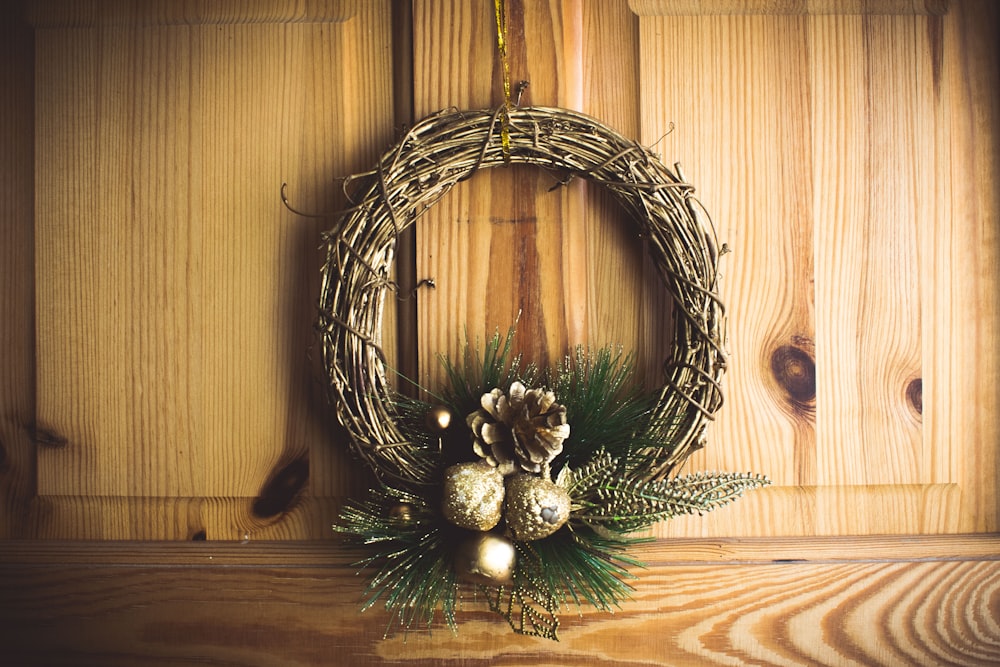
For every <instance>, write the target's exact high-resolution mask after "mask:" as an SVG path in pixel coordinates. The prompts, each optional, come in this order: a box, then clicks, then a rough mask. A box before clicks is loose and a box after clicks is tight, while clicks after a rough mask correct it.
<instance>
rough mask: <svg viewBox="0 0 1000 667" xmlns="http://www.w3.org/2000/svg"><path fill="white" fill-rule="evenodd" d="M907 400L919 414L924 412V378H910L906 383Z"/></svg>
mask: <svg viewBox="0 0 1000 667" xmlns="http://www.w3.org/2000/svg"><path fill="white" fill-rule="evenodd" d="M906 400H907V401H908V402H909V403H910V407H911V408H913V409H914V411H916V413H917V414H918V415H922V414H924V381H923V379H922V378H917V379H915V380H910V383H909V384H907V385H906Z"/></svg>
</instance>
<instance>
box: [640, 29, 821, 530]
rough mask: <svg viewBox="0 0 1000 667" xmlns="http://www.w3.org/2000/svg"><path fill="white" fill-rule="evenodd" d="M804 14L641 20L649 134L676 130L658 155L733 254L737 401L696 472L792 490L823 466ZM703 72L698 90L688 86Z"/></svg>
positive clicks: (730, 283) (730, 282) (725, 266)
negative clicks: (742, 474) (675, 165)
mask: <svg viewBox="0 0 1000 667" xmlns="http://www.w3.org/2000/svg"><path fill="white" fill-rule="evenodd" d="M806 20H807V19H806V18H805V17H799V16H776V17H771V16H709V17H659V16H648V17H647V16H644V17H641V18H640V43H641V52H642V54H643V57H642V58H641V60H640V67H641V80H642V86H641V98H642V124H643V131H642V138H643V141H644V142H645V143H647V144H653V143H654V142H656V141H657V140H658V139H660V137H662V136H663V134H664V132H667V131H668V130H670V129H671V128H673V129H672V131H670V132H669V134H667V135H666V136H665V137H664V138H663V139H662V140H661V141H660V142H659V144H657V150H658V151H660V152H662V153H663V155H664V158H663V159H664V161H666V162H668V163H671V162H675V161H676V162H680V163H681V164H682V166H683V169H684V173H685V174H686V176H687V179H688V180H689V181H690V182H691V183H693V184H694V186H695V187H696V188H697V191H696V195H697V196H698V197H699V199H700V200H701V202H702V203H703V205H704V206H705V208H706V210H707V211H708V213H709V215H710V216H711V217H712V219H713V220H714V222H715V225H716V227H717V230H718V235H719V239H720V242H723V243H726V244H727V245H728V247H729V249H730V250H731V251H732V252H731V253H729V254H726V255H723V257H722V259H721V262H720V264H721V266H720V275H721V278H720V289H721V295H722V299H723V302H724V303H726V304H728V309H727V313H728V317H729V322H728V327H727V331H728V336H729V341H728V345H727V347H728V349H729V351H730V353H731V361H730V364H729V367H728V370H727V373H726V376H725V378H724V379H723V382H724V388H725V390H726V396H727V400H726V404H725V405H724V406H723V408H722V410H721V412H720V413H719V415H718V421H717V422H716V423H715V424H713V425H711V426H710V427H709V432H708V437H709V444H708V446H707V447H706V448H705V449H704V450H702V451H700V452H697V453H696V454H695V455H694V456H693V457H692V458H691V459H690V461H689V463H688V469H690V470H701V469H707V470H716V469H722V470H731V469H735V470H754V471H762V472H764V473H765V474H767V475H768V476H769V477H771V479H772V480H774V481H775V482H776V483H777V484H780V485H786V484H787V485H793V486H798V485H801V486H812V485H815V484H816V483H817V481H818V480H819V474H820V472H819V470H818V469H817V463H818V461H817V449H816V448H817V440H816V437H817V436H816V419H817V414H816V385H815V382H816V358H815V354H816V352H815V348H816V342H815V322H814V313H813V301H814V297H813V279H814V276H815V267H814V266H813V260H812V255H813V252H812V243H813V221H812V215H811V210H810V202H811V201H812V197H813V182H812V179H811V178H810V175H809V171H810V170H809V163H810V160H811V153H812V136H811V134H810V124H809V119H810V86H809V85H808V82H809V50H808V49H809V44H808V41H807V35H806ZM691 81H697V82H698V84H697V89H698V93H697V94H686V91H688V90H689V89H690V87H691ZM778 516H779V517H781V518H782V519H784V520H785V521H787V522H789V524H792V523H794V522H797V521H798V520H800V519H802V518H803V515H801V514H798V515H797V514H793V513H791V512H787V513H785V512H782V511H780V510H779V513H778ZM805 516H806V518H808V517H809V516H811V515H805ZM721 520H722V519H720V518H719V517H709V518H708V522H709V523H712V524H716V523H717V522H719V521H721ZM779 521H780V519H779ZM680 525H681V524H678V525H675V526H671V527H670V528H669V530H670V531H671V532H670V534H676V533H674V532H673V531H676V530H679V528H680ZM684 525H691V524H690V523H687V524H684ZM724 525H725V528H722V530H723V531H726V530H735V531H737V533H739V532H741V531H742V530H743V529H742V528H740V527H739V525H738V524H734V523H730V522H728V521H727V522H725V523H724ZM788 529H790V526H789V528H782V529H779V530H780V531H781V532H784V531H785V530H788ZM799 529H802V530H805V531H807V532H808V531H811V530H813V528H812V527H809V526H804V525H801V524H800V526H799Z"/></svg>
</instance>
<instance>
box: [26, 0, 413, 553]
mask: <svg viewBox="0 0 1000 667" xmlns="http://www.w3.org/2000/svg"><path fill="white" fill-rule="evenodd" d="M100 6H101V7H104V5H100ZM352 7H353V6H352ZM43 8H44V7H43ZM252 11H253V10H252V8H251V14H252ZM352 11H353V10H352ZM279 13H280V12H279ZM46 16H47V15H46ZM255 16H256V15H251V16H248V18H247V21H248V22H249V24H245V25H244V24H240V21H236V20H235V19H234V20H228V19H227V20H222V19H220V20H219V21H216V23H215V24H204V23H199V24H197V25H186V24H179V25H155V24H150V25H146V24H144V23H143V22H142V21H139V24H138V25H133V24H117V23H115V22H112V24H109V25H105V24H103V23H100V22H98V25H97V26H96V27H86V26H85V27H70V28H66V27H60V26H61V25H62V24H61V23H60V22H59V21H56V20H55V19H51V17H49V18H50V19H51V21H52V25H53V26H55V27H45V26H46V24H45V23H44V22H43V23H42V26H41V27H39V29H38V30H37V32H36V40H37V59H36V72H37V77H36V93H37V99H36V109H37V110H38V113H37V136H38V138H39V140H38V143H37V156H36V157H37V163H36V164H37V167H36V173H37V175H38V176H37V184H36V185H37V192H38V197H37V203H38V206H37V219H36V258H37V264H36V275H37V276H38V289H37V317H38V336H37V354H38V389H37V393H38V407H37V415H38V427H39V431H40V432H41V433H43V434H44V437H42V438H41V439H40V442H41V443H42V444H43V445H44V446H43V447H41V448H40V450H39V454H38V493H39V494H40V495H42V496H45V497H58V498H61V499H63V500H60V501H58V502H53V503H48V504H45V505H44V507H43V508H40V510H39V511H40V512H48V511H51V510H52V509H53V508H59V507H68V506H69V504H70V503H67V501H66V500H65V499H68V498H76V499H78V502H79V503H80V505H81V507H97V506H100V505H101V504H102V503H101V502H95V500H94V499H97V498H117V499H123V498H144V499H163V498H176V499H178V502H179V503H181V505H178V507H177V508H176V510H175V511H173V512H171V513H170V516H173V517H175V519H176V521H177V522H178V523H177V524H176V525H170V526H165V525H163V523H162V522H161V521H159V520H157V519H151V521H150V525H159V526H162V527H163V531H164V532H162V533H159V534H158V535H155V534H152V535H151V534H150V533H149V532H147V531H143V532H144V533H145V534H146V535H147V536H148V537H157V536H158V537H160V538H168V537H169V538H177V537H182V538H183V537H186V536H190V535H193V534H202V535H204V534H205V533H206V531H207V530H208V528H207V526H209V525H212V526H214V527H215V528H214V529H213V530H212V533H210V534H209V538H210V539H211V538H216V537H218V538H229V539H237V538H240V537H241V536H242V535H245V534H247V533H248V532H250V533H252V532H254V531H255V530H258V531H259V530H260V528H261V526H262V525H264V526H265V527H266V526H267V525H270V524H272V523H275V522H280V521H281V519H282V518H283V517H284V516H285V515H286V514H287V513H288V512H289V511H291V510H293V509H294V508H295V504H296V502H298V501H299V500H300V499H301V497H302V496H303V495H305V494H311V495H312V496H315V497H319V498H324V497H325V498H332V497H335V496H342V495H344V494H345V493H347V492H349V490H350V489H353V488H354V486H353V484H354V480H356V479H357V476H356V470H355V468H354V466H353V464H352V463H351V462H350V459H349V457H348V456H347V454H346V452H345V449H344V447H343V438H340V437H338V436H337V435H336V432H335V431H334V430H332V428H331V425H330V424H329V423H328V421H329V420H328V417H327V414H328V412H327V410H326V409H325V397H324V396H323V392H322V389H321V385H320V383H319V381H318V375H317V373H316V370H315V368H314V367H313V366H312V365H311V361H310V354H311V353H310V349H311V346H312V344H313V336H312V321H313V319H314V315H315V311H314V308H315V302H316V298H317V294H318V289H319V287H318V286H319V266H320V262H321V255H320V253H319V252H318V248H317V246H318V244H319V233H320V231H321V230H322V229H323V228H324V227H325V226H328V225H330V224H331V222H330V220H329V219H326V220H322V219H320V220H317V219H312V218H305V217H300V216H297V215H294V214H293V213H292V212H290V211H289V210H286V209H285V208H284V207H283V205H282V202H281V197H280V191H281V186H282V183H285V182H287V183H288V184H289V188H288V194H289V196H290V198H291V200H292V202H293V203H294V205H295V206H296V207H298V208H300V209H303V210H306V211H318V212H323V211H328V212H329V211H335V210H337V209H338V208H340V207H341V206H342V205H343V197H342V195H341V194H340V189H339V185H338V183H337V180H336V179H337V178H338V177H342V176H345V175H347V174H350V173H353V172H356V171H360V170H362V169H364V168H366V167H367V166H368V165H369V164H370V163H371V162H372V161H373V160H374V159H375V157H376V155H377V154H378V152H380V150H381V149H382V148H383V147H384V146H385V145H387V144H388V143H389V142H390V141H391V139H392V133H393V128H392V115H391V109H392V69H391V67H390V58H389V53H390V50H391V44H390V33H391V30H390V13H389V6H388V3H365V4H362V5H359V6H358V7H357V11H356V12H355V13H354V14H353V15H352V16H351V17H350V19H349V20H347V21H345V22H342V23H306V24H288V23H286V24H282V23H260V22H259V21H258V20H257V18H255ZM223 18H226V17H223ZM70 23H72V22H70ZM346 62H349V63H351V66H350V67H345V66H344V63H346ZM345 91H351V92H350V94H349V95H346V94H345ZM388 347H389V348H390V349H391V348H392V339H390V340H389V345H388ZM198 498H204V499H212V498H218V499H227V498H229V499H233V500H234V501H235V502H236V504H239V505H242V510H241V512H237V513H236V515H235V516H234V514H233V512H232V511H230V510H226V511H225V512H224V513H223V514H221V515H220V516H203V515H201V514H199V512H204V511H209V510H210V509H211V508H212V507H213V506H223V507H225V506H229V505H232V504H233V503H226V502H222V503H219V504H217V505H216V504H213V503H212V502H208V503H200V502H196V503H191V502H186V501H185V500H184V499H198ZM237 499H242V500H237ZM137 502H139V501H137ZM103 504H104V505H105V506H106V507H107V506H116V505H117V506H120V505H121V504H120V503H117V504H116V503H111V504H108V503H103ZM143 504H145V505H146V506H156V505H157V504H160V503H159V502H158V501H145V500H144V501H141V502H140V503H139V505H137V506H136V508H137V509H138V508H139V507H141V506H143ZM184 507H187V508H192V507H200V508H201V509H200V510H198V511H197V512H194V511H192V512H187V511H183V508H184ZM309 507H312V508H314V509H315V508H328V509H329V508H330V507H331V504H330V503H313V504H311V505H309ZM36 514H37V513H36ZM133 515H134V512H131V513H126V514H125V515H122V516H117V517H107V516H93V517H90V519H91V521H90V522H89V524H79V523H78V522H71V521H70V520H69V517H70V516H73V513H70V514H68V515H67V516H66V520H65V521H55V522H53V521H51V520H49V519H46V521H45V524H44V525H47V526H50V527H52V526H60V525H61V526H63V530H65V531H67V533H68V534H69V535H72V534H79V533H78V531H77V529H75V528H72V527H71V526H72V525H76V526H77V527H79V526H80V525H91V526H109V525H110V526H114V525H134V523H133V520H134V516H133ZM241 515H242V516H241ZM130 517H132V518H130ZM331 518H332V517H331V515H330V514H329V513H325V514H324V518H323V520H322V521H321V522H320V524H326V526H328V524H329V519H331ZM305 523H306V524H307V525H310V526H315V525H317V524H316V523H315V522H311V521H306V522H305ZM282 525H284V526H285V527H284V528H283V529H278V530H276V531H266V530H265V531H263V532H265V533H268V534H271V535H273V536H275V537H290V536H298V537H306V536H307V535H308V536H311V537H321V536H324V535H326V534H327V533H328V527H326V528H323V529H316V530H313V529H312V528H310V530H309V531H308V532H303V530H302V525H303V524H301V523H300V522H297V521H289V522H286V523H285V524H282ZM56 532H57V534H58V529H56ZM111 532H112V533H114V532H115V531H114V530H112V531H111ZM93 536H94V537H107V536H108V534H107V533H106V532H104V530H103V529H98V530H97V532H96V533H95V534H94V535H93Z"/></svg>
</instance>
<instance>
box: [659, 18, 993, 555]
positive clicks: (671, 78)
mask: <svg viewBox="0 0 1000 667" xmlns="http://www.w3.org/2000/svg"><path fill="white" fill-rule="evenodd" d="M954 9H955V11H953V12H952V13H950V14H949V15H947V16H945V17H938V16H930V17H928V16H860V15H855V16H799V15H793V16H691V17H688V16H683V17H678V16H652V15H651V16H645V15H644V16H642V17H641V18H640V45H641V50H642V52H643V53H644V54H648V57H644V58H643V59H642V60H641V71H642V79H641V80H642V84H641V94H642V99H643V103H642V112H643V138H644V140H645V141H648V142H653V141H655V140H656V139H657V138H658V137H659V136H660V135H661V134H662V128H663V127H670V126H671V125H670V124H671V123H674V124H675V126H676V129H675V130H674V131H673V132H672V133H671V134H669V135H668V136H667V137H666V138H665V139H664V140H663V142H662V146H663V151H664V152H665V153H666V154H668V155H671V156H672V159H677V160H680V161H681V162H682V163H684V167H685V172H686V173H687V174H688V175H689V178H690V179H691V180H692V182H694V183H695V184H696V185H699V186H700V187H699V194H700V197H701V199H702V201H703V202H704V203H705V205H706V208H707V209H708V210H709V211H710V212H711V213H712V215H713V216H714V218H715V220H716V223H717V225H718V227H719V232H720V237H721V239H722V240H723V241H725V242H726V243H727V244H728V246H729V247H730V248H731V249H732V250H733V253H732V254H731V255H728V256H726V257H724V258H723V271H724V282H723V286H722V291H723V297H724V300H725V301H726V302H727V303H728V304H730V306H731V308H730V349H731V351H732V355H733V356H732V364H731V370H730V372H729V373H727V377H726V379H725V380H726V388H727V396H728V403H727V405H726V406H725V407H724V408H723V411H722V413H721V415H720V420H719V423H718V424H717V425H716V427H717V428H716V429H715V430H714V432H713V433H712V436H713V437H714V440H713V441H712V442H711V443H710V446H709V447H707V448H706V449H705V450H704V451H703V452H700V453H699V454H698V455H697V456H696V457H694V458H693V459H692V461H691V462H690V467H692V468H707V469H718V468H722V469H732V468H734V467H736V468H737V469H754V470H765V471H766V472H767V473H768V474H769V475H770V476H771V477H772V478H773V479H774V480H775V481H777V483H778V484H779V485H782V486H784V487H785V488H784V489H780V490H778V489H775V490H768V491H766V492H764V493H763V494H761V498H755V499H754V500H753V501H751V502H753V503H757V507H759V508H760V509H761V512H760V513H759V514H756V515H754V514H753V513H751V512H750V508H749V507H745V508H741V509H735V508H734V509H733V510H732V511H731V512H730V511H728V510H727V511H726V512H722V513H718V514H716V515H713V516H712V517H710V518H709V519H708V520H707V521H698V522H692V521H681V522H671V523H670V524H669V525H668V526H665V527H663V530H662V531H661V532H660V533H659V534H661V535H663V536H666V535H706V534H717V535H724V534H736V533H742V532H743V531H747V530H749V531H754V530H756V529H758V528H760V527H761V526H762V525H764V524H766V525H768V528H767V529H766V530H768V531H777V532H778V533H780V534H794V533H795V532H796V531H803V532H802V533H801V534H808V533H817V534H850V533H858V532H867V531H869V530H871V531H874V532H894V531H895V529H896V528H898V527H899V526H900V524H901V523H908V524H909V525H911V526H914V528H915V530H916V531H917V532H939V531H943V532H964V531H970V530H980V529H983V530H987V531H989V530H993V529H994V528H992V526H994V525H995V521H996V519H997V509H998V508H997V502H996V496H995V494H994V492H993V490H992V489H994V488H995V484H993V483H992V482H988V481H986V478H987V477H989V476H995V475H996V471H997V459H996V456H995V447H994V446H993V445H992V444H989V443H995V442H997V441H998V440H997V420H996V419H995V418H994V417H993V416H992V412H990V411H987V413H985V414H983V413H980V414H979V416H978V417H973V416H972V415H971V414H968V413H966V412H965V410H966V408H969V409H973V408H972V406H975V405H982V404H986V405H994V404H996V401H997V389H996V383H995V380H996V375H995V374H996V353H995V351H993V348H990V349H989V350H987V348H986V347H982V346H980V344H979V343H978V341H979V340H980V339H979V335H980V334H979V333H976V334H974V335H972V336H971V337H970V336H969V335H968V333H967V331H966V330H963V329H962V328H961V327H960V326H959V325H958V323H957V322H956V321H955V320H953V319H949V317H948V316H947V315H946V313H948V312H949V310H950V309H951V308H953V307H954V306H953V305H951V304H954V303H955V300H956V299H957V300H958V301H960V302H962V303H964V304H965V306H964V308H965V309H966V310H965V311H964V312H965V313H975V316H974V317H975V322H976V325H975V329H976V331H977V332H983V334H984V335H987V336H992V333H988V332H994V331H996V314H995V313H996V302H997V299H996V298H995V295H994V296H988V295H987V294H986V293H984V292H983V291H982V290H983V289H984V285H989V284H995V282H996V277H997V276H996V271H995V269H992V268H989V266H988V265H986V264H983V262H984V261H991V260H990V258H991V257H992V256H993V254H992V253H994V252H995V244H994V245H990V242H989V241H988V240H986V239H984V238H983V237H982V230H984V229H988V230H994V228H995V226H994V225H989V224H986V225H985V227H984V226H983V223H984V221H986V220H989V219H992V218H991V216H993V215H994V214H993V213H992V211H993V210H995V209H994V207H995V205H996V188H995V187H993V186H992V185H990V184H988V183H987V182H986V181H984V180H983V174H993V173H995V172H994V171H993V170H994V169H995V165H996V151H995V150H994V151H992V152H990V153H989V157H987V155H986V154H984V153H983V151H982V149H981V148H979V147H977V146H978V145H977V144H974V143H973V140H972V137H973V136H977V135H978V136H982V135H981V134H980V133H981V132H983V131H985V128H987V127H990V128H994V130H993V131H995V129H996V128H997V121H998V115H997V112H996V109H997V101H996V95H995V86H992V85H991V84H987V83H986V82H987V81H989V80H992V79H991V78H990V77H993V78H994V79H995V72H994V73H993V74H988V73H987V71H986V70H983V69H976V68H974V67H972V68H970V63H971V62H973V61H975V62H982V63H986V62H992V63H995V62H996V52H995V43H996V40H995V39H993V38H987V37H986V35H987V33H988V32H990V31H991V30H995V25H996V21H995V20H993V19H992V18H991V17H992V16H993V15H992V14H991V13H989V12H990V11H992V9H989V10H988V8H987V7H986V6H985V5H981V4H975V3H964V4H960V5H959V4H957V5H956V7H955V8H954ZM973 15H975V16H980V18H981V19H982V20H981V21H980V22H978V23H977V27H976V28H974V29H973V28H972V27H971V25H970V24H969V20H970V16H973ZM986 25H991V26H994V27H993V28H986V27H984V26H986ZM990 34H993V33H990ZM970 51H971V52H973V53H976V54H978V55H976V56H970V55H968V53H969V52H970ZM969 77H971V81H974V82H979V83H972V84H968V83H963V81H969V80H970V79H969ZM692 79H693V80H696V81H698V82H699V93H698V95H696V96H695V95H677V94H675V92H676V91H682V90H684V89H685V87H686V86H689V85H690V83H689V82H690V81H691V80H692ZM987 90H990V91H994V92H993V93H990V94H989V95H987V94H986V91H987ZM984 95H986V96H985V97H984ZM968 108H974V109H977V113H976V114H973V115H972V116H971V117H970V116H968V115H965V114H962V113H958V110H959V109H968ZM970 118H976V119H977V121H975V122H972V123H970V122H969V120H970ZM993 145H994V146H995V142H993ZM967 156H975V157H972V158H971V159H970V157H967ZM954 183H962V184H963V187H967V188H970V191H969V193H968V196H966V195H961V194H958V191H956V190H954V189H953V187H952V185H951V184H954ZM704 184H708V185H707V186H706V185H704ZM981 213H985V217H983V216H982V215H981ZM977 220H978V221H979V222H975V221H977ZM956 227H957V228H958V229H961V230H964V231H957V232H956ZM955 234H957V236H954V235H955ZM986 234H987V237H989V238H995V233H994V232H993V231H988V232H986ZM952 238H953V239H955V240H954V241H952V242H949V241H948V239H952ZM959 238H961V239H962V240H961V241H959V240H958V239H959ZM972 238H975V239H977V241H972V240H971V239H972ZM942 241H943V242H942ZM973 246H975V247H973ZM984 252H985V256H984ZM954 267H962V268H961V269H960V270H957V271H956V270H955V269H954ZM971 267H975V268H971ZM973 273H975V275H976V276H978V277H979V278H978V280H973V279H972V275H973ZM945 304H949V305H948V306H946V305H945ZM951 312H954V311H951ZM994 347H995V346H994ZM945 359H947V361H945ZM973 369H974V370H973ZM931 375H933V376H936V377H940V380H939V381H935V380H932V379H931V378H930V377H929V376H931ZM925 379H926V380H927V381H926V382H925ZM940 382H944V383H945V385H947V386H948V388H947V389H946V388H945V386H943V385H942V384H940ZM924 387H927V390H928V398H927V400H925V399H924ZM939 390H941V391H944V392H945V393H944V394H939V393H937V392H938V391H939ZM932 394H933V396H934V397H936V399H931V395H932ZM945 424H948V426H945ZM971 424H975V426H970V425H971ZM956 433H963V434H965V433H968V436H967V437H965V436H963V437H956V436H955V434H956ZM949 485H955V488H951V487H950V486H949ZM891 486H895V487H896V488H895V490H894V491H890V492H889V493H888V494H886V493H885V491H886V489H888V488H889V487H891ZM866 488H867V489H869V491H867V492H866V491H865V489H866ZM866 494H869V497H866ZM907 494H909V495H907ZM890 499H891V500H890ZM936 502H944V503H945V507H946V508H947V509H944V508H941V511H937V510H936V509H935V504H934V503H936ZM904 507H905V508H908V510H909V511H908V512H907V513H906V514H905V515H901V514H898V513H896V512H894V511H890V512H889V513H888V514H886V513H885V510H890V509H892V508H896V510H899V509H902V508H904ZM903 516H905V520H904V519H902V518H901V517H903ZM763 517H767V518H766V519H765V518H763ZM916 517H921V518H919V519H917V518H916ZM771 519H773V523H772V522H771ZM914 521H917V523H916V524H914V523H913V522H914ZM924 521H926V523H922V522H924ZM687 531H694V532H687ZM715 531H718V532H715ZM760 534H763V533H760ZM770 534H774V532H771V533H770Z"/></svg>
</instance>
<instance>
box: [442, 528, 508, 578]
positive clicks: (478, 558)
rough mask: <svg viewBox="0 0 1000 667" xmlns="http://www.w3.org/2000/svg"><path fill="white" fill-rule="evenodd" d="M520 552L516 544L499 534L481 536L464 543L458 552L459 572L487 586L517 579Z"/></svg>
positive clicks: (456, 559) (470, 538) (456, 553)
mask: <svg viewBox="0 0 1000 667" xmlns="http://www.w3.org/2000/svg"><path fill="white" fill-rule="evenodd" d="M516 563H517V552H516V551H515V550H514V543H513V542H511V541H510V540H508V539H507V538H506V537H504V536H502V535H497V534H496V533H477V534H475V535H472V536H470V537H468V538H466V539H465V540H463V541H462V543H461V544H459V545H458V549H457V550H456V551H455V573H456V574H457V575H458V577H459V578H460V579H463V580H465V581H469V582H472V583H475V584H484V585H486V586H499V585H501V584H509V583H511V582H512V581H513V580H514V565H515V564H516Z"/></svg>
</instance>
